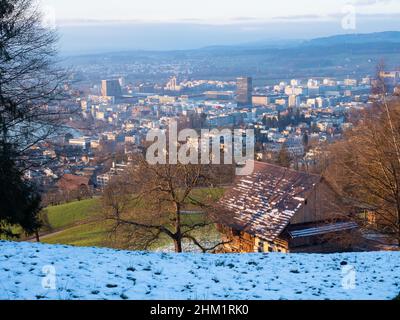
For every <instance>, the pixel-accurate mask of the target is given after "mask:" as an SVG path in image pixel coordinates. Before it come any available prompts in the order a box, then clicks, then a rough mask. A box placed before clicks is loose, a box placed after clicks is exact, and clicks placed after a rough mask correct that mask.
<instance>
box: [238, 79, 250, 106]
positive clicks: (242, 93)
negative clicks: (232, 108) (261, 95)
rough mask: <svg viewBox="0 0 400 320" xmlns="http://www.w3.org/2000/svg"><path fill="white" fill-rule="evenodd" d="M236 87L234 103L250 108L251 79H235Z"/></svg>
mask: <svg viewBox="0 0 400 320" xmlns="http://www.w3.org/2000/svg"><path fill="white" fill-rule="evenodd" d="M236 85H237V93H236V94H237V95H236V102H237V104H238V106H251V104H252V92H253V79H252V78H250V77H241V78H237V80H236Z"/></svg>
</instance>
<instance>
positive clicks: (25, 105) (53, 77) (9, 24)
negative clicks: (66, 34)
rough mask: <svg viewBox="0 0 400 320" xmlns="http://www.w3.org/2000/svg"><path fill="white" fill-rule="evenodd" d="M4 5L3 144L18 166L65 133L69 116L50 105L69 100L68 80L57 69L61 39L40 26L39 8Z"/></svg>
mask: <svg viewBox="0 0 400 320" xmlns="http://www.w3.org/2000/svg"><path fill="white" fill-rule="evenodd" d="M0 4H1V5H0V142H1V145H2V148H3V152H7V149H9V148H13V152H14V155H15V156H16V157H17V158H18V160H19V161H20V160H22V159H21V158H22V156H23V155H24V153H25V151H27V150H28V149H29V148H31V147H32V146H34V145H36V144H37V143H39V142H41V141H43V140H45V139H46V138H48V137H51V136H54V135H55V134H56V133H57V132H58V131H59V130H60V128H62V126H60V123H61V122H62V121H63V120H64V118H65V114H66V113H67V111H66V112H62V111H61V110H60V109H59V108H53V106H52V103H53V102H55V101H59V100H60V99H64V98H65V95H64V94H63V92H64V90H63V87H62V84H63V82H64V80H65V74H64V73H63V72H62V71H61V70H60V69H58V68H56V67H55V66H56V55H57V48H56V44H57V40H58V37H57V33H56V32H55V31H54V30H51V29H49V28H46V27H44V26H43V25H42V15H41V12H40V10H39V8H38V7H37V5H36V2H35V1H33V0H1V1H0Z"/></svg>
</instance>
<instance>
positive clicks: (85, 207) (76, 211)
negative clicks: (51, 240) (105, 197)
mask: <svg viewBox="0 0 400 320" xmlns="http://www.w3.org/2000/svg"><path fill="white" fill-rule="evenodd" d="M100 209H101V206H100V199H99V198H93V199H86V200H81V201H74V202H70V203H66V204H62V205H59V206H51V207H48V208H46V209H45V210H46V213H47V217H48V220H49V223H50V225H51V227H52V229H56V230H57V229H62V228H66V227H69V226H72V225H74V224H76V223H78V222H81V223H82V222H84V221H85V220H88V219H92V218H93V217H96V216H98V215H99V213H100Z"/></svg>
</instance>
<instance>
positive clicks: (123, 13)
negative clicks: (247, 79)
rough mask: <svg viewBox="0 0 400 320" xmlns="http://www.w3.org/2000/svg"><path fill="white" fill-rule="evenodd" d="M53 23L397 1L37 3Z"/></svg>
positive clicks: (247, 14) (263, 15)
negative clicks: (49, 12) (51, 16)
mask: <svg viewBox="0 0 400 320" xmlns="http://www.w3.org/2000/svg"><path fill="white" fill-rule="evenodd" d="M41 1H42V3H43V4H44V5H45V6H47V7H49V8H52V9H54V11H55V14H56V18H57V20H60V21H62V20H86V19H95V20H140V21H187V20H192V21H199V22H200V21H201V22H205V23H213V22H219V23H220V22H231V21H243V20H248V19H250V20H271V19H277V18H280V17H283V18H285V17H294V18H300V17H303V18H310V19H312V18H316V17H317V16H321V17H324V16H329V15H337V14H340V13H341V12H342V9H343V7H344V6H346V5H347V4H353V5H354V6H355V7H356V10H357V11H358V12H359V13H361V14H379V13H380V14H388V13H393V12H397V13H400V1H399V0H201V1H200V0H41Z"/></svg>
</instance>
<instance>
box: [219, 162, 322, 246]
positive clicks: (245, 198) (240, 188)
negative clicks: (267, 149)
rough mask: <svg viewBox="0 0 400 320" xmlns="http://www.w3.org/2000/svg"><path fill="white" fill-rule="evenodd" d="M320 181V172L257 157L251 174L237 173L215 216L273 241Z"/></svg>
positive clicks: (233, 225) (231, 225) (242, 229)
mask: <svg viewBox="0 0 400 320" xmlns="http://www.w3.org/2000/svg"><path fill="white" fill-rule="evenodd" d="M320 181H321V177H320V176H318V175H312V174H307V173H304V172H298V171H294V170H291V169H288V168H284V167H279V166H276V165H272V164H268V163H264V162H256V161H254V171H253V173H252V174H251V175H248V176H243V177H238V179H237V181H236V182H235V184H234V186H233V187H232V188H231V189H230V190H229V191H228V192H227V193H226V194H225V196H224V197H223V198H222V199H221V200H220V202H219V204H220V205H221V207H222V208H223V210H221V212H218V213H214V214H213V216H214V218H215V220H216V221H217V222H218V223H221V224H224V225H227V226H230V227H232V228H233V229H235V230H240V231H244V232H246V233H249V234H252V235H254V236H257V237H259V238H262V239H265V240H267V241H273V240H274V239H275V238H277V237H278V236H279V235H280V234H281V233H282V231H283V230H284V229H285V228H286V227H287V226H288V224H289V222H290V220H291V218H292V217H293V216H294V215H295V213H296V212H298V210H299V209H301V207H302V206H303V205H304V203H305V200H306V199H307V197H308V195H309V193H310V192H311V191H312V190H313V188H314V187H315V186H316V185H317V184H318V183H319V182H320Z"/></svg>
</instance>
